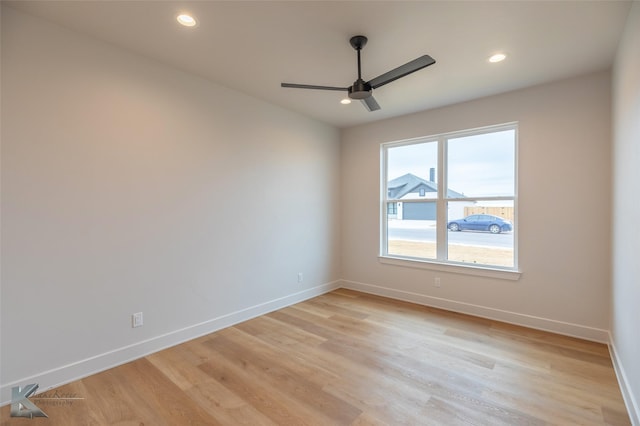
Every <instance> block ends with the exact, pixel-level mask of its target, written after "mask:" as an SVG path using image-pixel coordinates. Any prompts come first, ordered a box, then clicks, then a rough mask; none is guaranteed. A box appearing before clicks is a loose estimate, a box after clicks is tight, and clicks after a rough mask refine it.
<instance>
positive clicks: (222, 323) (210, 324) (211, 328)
mask: <svg viewBox="0 0 640 426" xmlns="http://www.w3.org/2000/svg"><path fill="white" fill-rule="evenodd" d="M339 287H340V282H339V281H334V282H330V283H327V284H322V285H319V286H316V287H313V288H310V289H307V290H303V291H300V292H298V293H294V294H290V295H287V296H284V297H281V298H278V299H274V300H270V301H268V302H264V303H261V304H258V305H255V306H251V307H248V308H246V309H242V310H239V311H236V312H231V313H229V314H226V315H222V316H219V317H217V318H213V319H211V320H208V321H205V322H202V323H200V324H195V325H192V326H189V327H185V328H183V329H181V330H176V331H172V332H170V333H167V334H163V335H160V336H156V337H153V338H151V339H147V340H144V341H141V342H138V343H134V344H132V345H129V346H124V347H121V348H118V349H114V350H113V351H110V352H106V353H103V354H99V355H96V356H93V357H91V358H87V359H83V360H80V361H77V362H74V363H71V364H67V365H64V366H61V367H58V368H55V369H52V370H49V371H43V372H41V373H38V374H35V375H33V376H30V377H24V378H21V379H19V380H16V381H14V382H11V383H6V384H3V385H2V386H1V387H0V406H4V405H6V404H8V403H10V402H11V388H13V387H15V386H26V385H27V384H31V383H37V384H38V385H39V386H40V387H39V392H43V391H46V390H48V389H52V388H56V387H58V386H62V385H64V384H67V383H70V382H73V381H75V380H79V379H82V378H84V377H87V376H90V375H92V374H96V373H99V372H101V371H105V370H108V369H110V368H113V367H116V366H118V365H121V364H125V363H127V362H130V361H133V360H135V359H138V358H142V357H144V356H146V355H149V354H151V353H154V352H158V351H160V350H162V349H166V348H169V347H171V346H175V345H178V344H180V343H183V342H186V341H188V340H192V339H195V338H197V337H200V336H204V335H206V334H209V333H213V332H215V331H218V330H221V329H223V328H226V327H230V326H232V325H235V324H238V323H241V322H243V321H247V320H249V319H251V318H255V317H257V316H260V315H264V314H267V313H269V312H273V311H275V310H278V309H281V308H284V307H287V306H290V305H293V304H295V303H298V302H302V301H304V300H307V299H310V298H312V297H316V296H319V295H321V294H324V293H328V292H330V291H332V290H335V289H337V288H339Z"/></svg>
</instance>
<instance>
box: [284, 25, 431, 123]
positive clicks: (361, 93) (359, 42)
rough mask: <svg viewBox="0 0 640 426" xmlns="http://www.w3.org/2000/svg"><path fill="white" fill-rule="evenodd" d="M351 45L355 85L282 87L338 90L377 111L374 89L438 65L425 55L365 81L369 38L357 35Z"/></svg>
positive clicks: (298, 85)
mask: <svg viewBox="0 0 640 426" xmlns="http://www.w3.org/2000/svg"><path fill="white" fill-rule="evenodd" d="M349 43H351V47H353V48H354V49H355V50H356V52H357V55H358V79H357V80H356V81H354V82H353V85H351V86H349V87H334V86H314V85H310V84H295V83H282V84H281V86H282V87H290V88H294V89H316V90H337V91H340V92H347V93H348V96H349V99H359V100H361V101H362V104H363V105H364V106H365V108H367V109H368V110H369V111H376V110H379V109H380V105H378V102H376V100H375V98H374V97H373V94H372V92H373V89H377V88H378V87H380V86H384V85H385V84H387V83H391V82H392V81H395V80H397V79H399V78H402V77H404V76H407V75H409V74H411V73H413V72H416V71H418V70H421V69H422V68H426V67H428V66H429V65H433V64H435V63H436V61H435V59H433V58H432V57H431V56H429V55H423V56H420V57H419V58H417V59H414V60H413V61H411V62H407V63H406V64H404V65H401V66H399V67H398V68H394V69H392V70H391V71H388V72H386V73H384V74H382V75H379V76H378V77H376V78H374V79H372V80H369V81H364V80H363V79H362V72H361V66H360V51H361V50H362V48H363V47H364V46H365V45H366V44H367V38H366V37H365V36H363V35H357V36H354V37H351V39H350V40H349ZM342 103H345V102H342Z"/></svg>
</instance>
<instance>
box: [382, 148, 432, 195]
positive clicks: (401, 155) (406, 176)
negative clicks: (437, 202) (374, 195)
mask: <svg viewBox="0 0 640 426" xmlns="http://www.w3.org/2000/svg"><path fill="white" fill-rule="evenodd" d="M437 165H438V143H437V142H424V143H417V144H413V145H403V146H397V147H393V148H388V150H387V179H388V181H387V191H388V193H387V197H388V198H389V199H396V200H413V199H415V200H419V199H436V198H437V197H438V186H437V176H438V173H437Z"/></svg>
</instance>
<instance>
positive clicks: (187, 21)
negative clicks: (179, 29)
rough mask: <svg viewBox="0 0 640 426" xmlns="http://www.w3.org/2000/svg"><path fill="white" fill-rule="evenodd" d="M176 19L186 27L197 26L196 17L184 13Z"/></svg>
mask: <svg viewBox="0 0 640 426" xmlns="http://www.w3.org/2000/svg"><path fill="white" fill-rule="evenodd" d="M176 19H177V20H178V22H179V23H180V25H184V26H185V27H195V26H196V20H195V18H194V17H193V16H190V15H186V14H182V15H178V17H177V18H176Z"/></svg>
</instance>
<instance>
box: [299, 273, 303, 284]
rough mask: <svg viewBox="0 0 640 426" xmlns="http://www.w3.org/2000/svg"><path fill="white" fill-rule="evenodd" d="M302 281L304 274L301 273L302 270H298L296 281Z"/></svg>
mask: <svg viewBox="0 0 640 426" xmlns="http://www.w3.org/2000/svg"><path fill="white" fill-rule="evenodd" d="M302 281H304V276H303V275H302V272H298V283H302Z"/></svg>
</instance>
